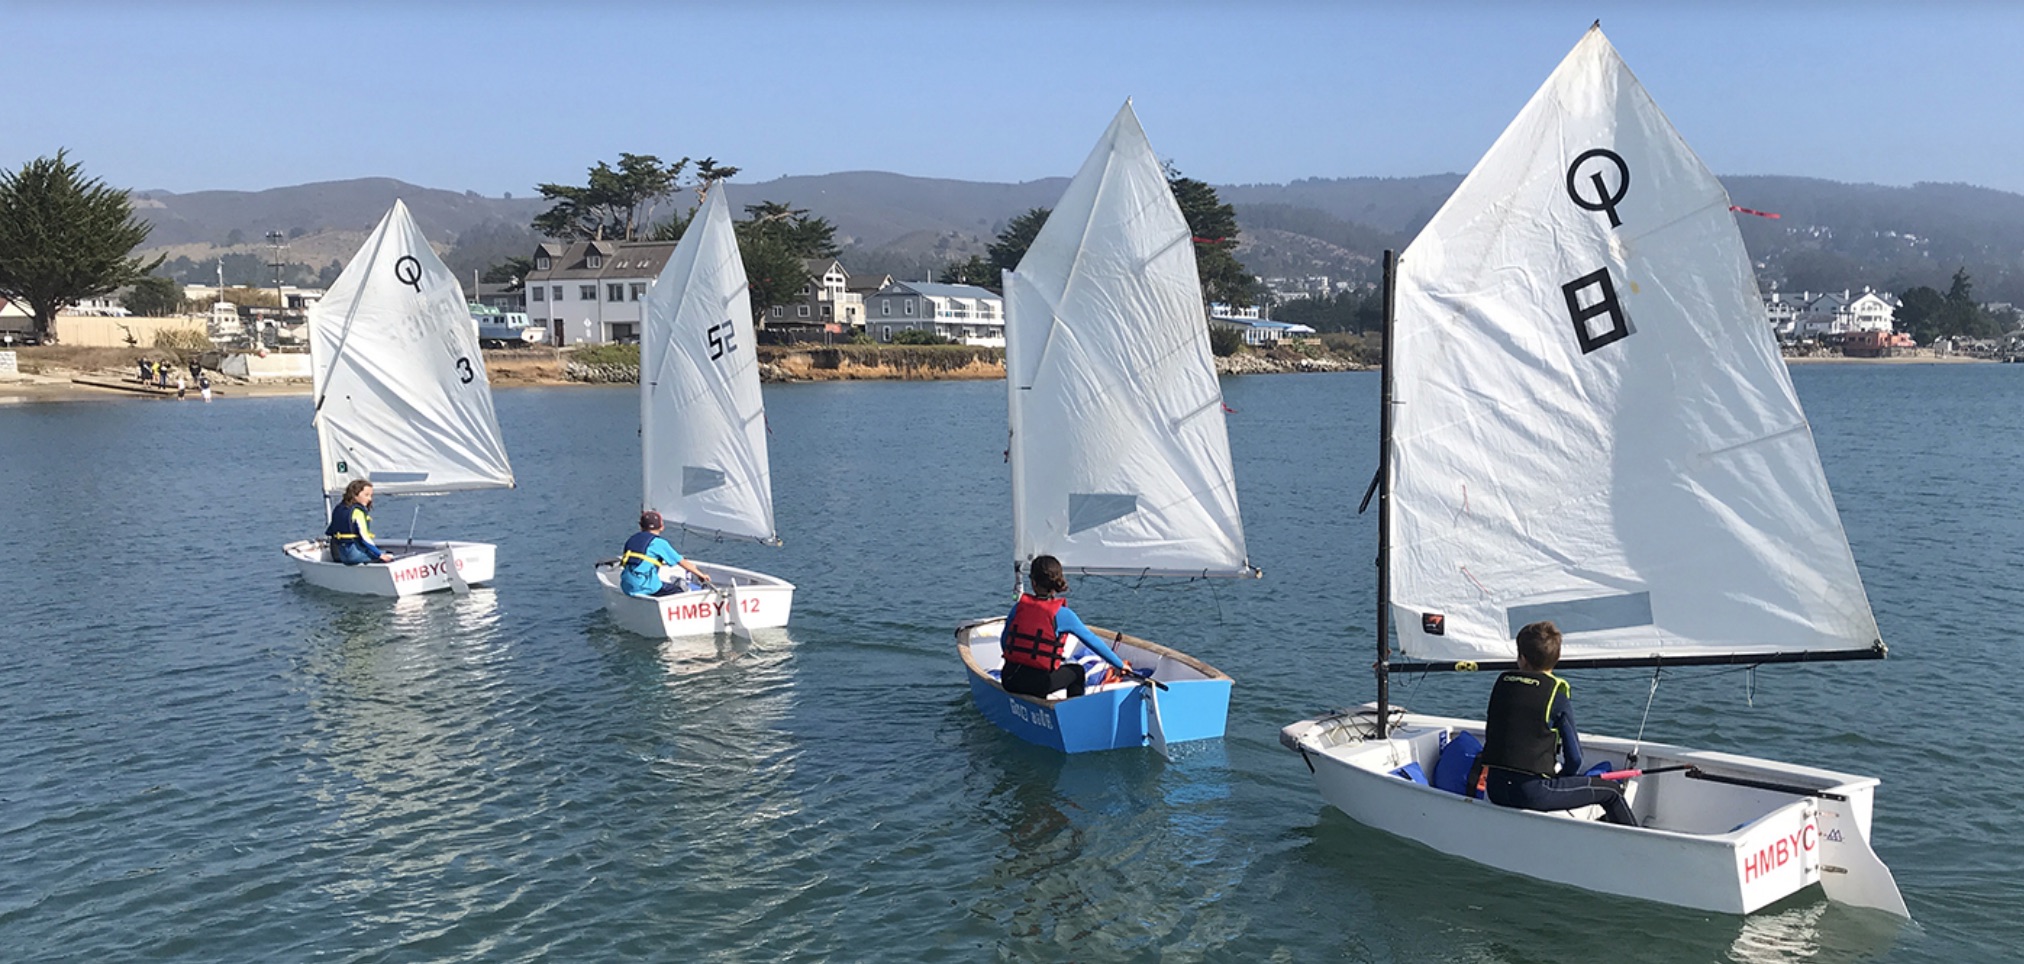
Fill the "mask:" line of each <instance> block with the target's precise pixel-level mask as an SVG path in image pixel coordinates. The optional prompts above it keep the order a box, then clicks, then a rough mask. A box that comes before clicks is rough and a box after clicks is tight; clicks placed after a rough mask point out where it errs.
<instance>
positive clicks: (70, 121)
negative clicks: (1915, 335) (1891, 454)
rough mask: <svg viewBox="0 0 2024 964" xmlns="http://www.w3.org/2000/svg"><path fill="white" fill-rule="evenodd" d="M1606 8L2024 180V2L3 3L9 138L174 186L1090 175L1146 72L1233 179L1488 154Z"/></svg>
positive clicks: (1757, 106)
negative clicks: (627, 170) (675, 170)
mask: <svg viewBox="0 0 2024 964" xmlns="http://www.w3.org/2000/svg"><path fill="white" fill-rule="evenodd" d="M1598 16H1599V17H1601V18H1602V23H1603V29H1604V31H1605V32H1606V33H1608V34H1609V36H1610V39H1611V40H1612V41H1613V42H1614V43H1615V44H1616V45H1617V47H1618V49H1619V50H1621V51H1622V52H1623V54H1624V57H1625V59H1626V60H1628V61H1629V62H1630V65H1631V68H1632V69H1633V70H1635V71H1636V72H1637V73H1638V75H1639V77H1640V78H1641V79H1642V80H1643V81H1644V83H1645V85H1646V87H1647V88H1649V89H1650V90H1651V92H1652V95H1653V96H1654V97H1655V98H1656V99H1657V100H1658V102H1659V104H1660V106H1662V107H1663V108H1665V110H1666V112H1667V113H1668V114H1669V115H1670V116H1671V118H1672V119H1673V122H1674V124H1675V125H1676V126H1678V127H1679V128H1680V130H1681V132H1682V133H1683V134H1684V135H1685V137H1686V139H1687V141H1688V143H1690V144H1692V145H1693V146H1694V147H1695V149H1696V150H1698V151H1699V152H1700V153H1701V155H1702V157H1703V158H1704V159H1705V160H1706V161H1707V162H1708V164H1709V165H1710V166H1711V167H1713V168H1714V169H1715V171H1716V172H1718V173H1722V174H1792V175H1803V176H1812V177H1825V178H1832V179H1836V180H1844V181H1865V182H1876V183H1883V184H1909V183H1911V182H1914V181H1965V182H1969V183H1974V184H1981V185H1985V186H1989V187H1998V188H2003V189H2006V190H2012V191H2024V66H2020V63H2019V60H2020V54H2024V4H2002V3H1996V2H1980V3H1970V2H1954V3H1939V4H1909V3H1907V4H1886V3H1865V2H1852V3H1784V4H1777V3H1771V2H1764V0H1760V2H1757V3H1712V2H1710V3H1690V2H1668V3H1650V2H1648V3H1635V4H1633V3H1611V2H1597V3H1586V4H1567V3H1548V2H1542V3H1520V2H1505V3H1488V2H1484V3H1410V2H1407V3H1397V2H1393V3H1382V4H1379V3H1358V2H1340V3H1318V2H1310V3H1286V2H1273V0H1256V2H1251V3H1242V4H1235V3H1232V4H1224V3H1207V2H1189V0H1171V2H1166V3H1136V2H1121V0H1081V2H1052V0H1050V2H1042V3H1018V2H1012V0H1004V2H996V3H978V2H969V0H947V2H939V3H927V2H885V3H860V4H849V3H842V2H832V3H822V4H815V3H782V2H768V0H723V2H720V3H717V4H709V5H705V4H689V3H633V2H607V3H602V4H595V5H586V4H576V3H570V2H566V0H556V2H551V3H543V4H534V3H495V4H479V3H433V4H432V3H426V2H413V3H407V4H397V3H383V2H368V3H324V4H315V5H308V4H293V3H285V4H284V3H273V4H259V5H253V4H237V3H203V2H197V3H189V4H176V3H165V4H162V3H150V4H145V5H142V4H119V3H106V2H98V0H77V2H69V3H45V2H20V0H0V58H4V59H0V63H5V64H6V66H7V73H8V74H9V75H10V81H9V84H8V87H9V89H8V91H7V93H6V94H5V96H4V97H0V164H5V165H8V166H11V167H18V166H19V165H20V164H21V163H22V162H24V161H26V160H29V159H31V158H33V157H35V156H37V155H41V154H48V153H52V152H54V151H55V150H56V149H57V148H59V147H62V148H68V149H69V150H70V151H71V155H72V158H73V159H74V160H78V161H80V162H82V163H83V164H84V165H85V167H86V169H87V170H88V171H89V172H90V173H92V174H95V175H98V176H100V177H103V178H105V179H106V180H107V181H109V182H111V183H114V184H117V185H121V186H126V187H133V188H143V189H144V188H161V189H167V190H172V191H195V190H206V189H259V188H266V187H275V186H281V185H288V184H299V183H304V182H309V181H321V180H335V179H342V178H352V177H366V176H387V177H395V178H399V179H401V180H405V181H410V182H413V183H416V184H422V185H426V186H430V187H441V188H451V189H457V190H475V191H478V192H480V193H483V194H488V195H498V194H501V193H503V192H508V191H510V192H512V193H514V194H515V195H516V196H522V195H526V194H531V193H532V189H533V185H534V184H535V183H537V182H540V181H572V180H577V179H579V178H580V177H581V175H582V172H583V169H584V168H585V167H587V166H588V165H590V164H591V163H592V162H594V161H596V160H598V159H600V158H606V159H609V158H615V157H616V155H617V154H618V152H620V151H632V152H636V153H650V154H658V155H660V156H662V157H664V158H674V157H679V156H682V155H693V156H696V157H702V156H705V155H714V156H716V157H717V158H718V159H719V160H721V161H723V162H726V163H731V164H736V165H739V166H741V167H742V168H744V171H745V173H744V174H741V175H740V176H739V180H740V181H758V180H764V179H767V178H772V177H776V176H779V175H782V174H823V173H829V172H833V171H846V170H886V171H897V172H900V173H905V174H915V175H923V176H932V177H950V178H960V179H965V180H982V181H1021V180H1030V179H1034V178H1041V177H1049V176H1057V175H1058V176H1067V175H1069V174H1073V173H1074V171H1075V168H1076V166H1077V165H1078V164H1079V163H1080V162H1081V160H1082V158H1083V156H1084V155H1085V154H1086V153H1087V152H1088V149H1089V145H1090V144H1091V143H1093V142H1094V140H1095V138H1096V136H1097V135H1098V134H1099V133H1101V132H1102V130H1103V127H1104V124H1105V123H1106V122H1107V121H1108V120H1109V118H1110V115H1111V114H1112V113H1114V112H1115V111H1116V109H1117V105H1118V104H1119V103H1121V102H1122V101H1123V99H1124V98H1125V97H1126V96H1132V97H1135V98H1136V102H1137V106H1138V110H1139V115H1140V117H1141V118H1142V120H1143V121H1144V123H1145V126H1146V129H1147V132H1148V133H1149V134H1150V136H1151V137H1152V139H1153V145H1154V147H1155V148H1156V149H1157V150H1158V151H1159V152H1160V153H1161V155H1163V156H1166V157H1171V158H1173V159H1174V160H1175V161H1176V162H1177V163H1178V164H1179V165H1180V167H1181V169H1182V170H1183V171H1185V172H1186V173H1188V174H1189V175H1191V176H1194V177H1199V178H1202V179H1204V180H1208V181H1210V182H1212V183H1251V182H1280V181H1287V180H1291V179H1295V178H1301V177H1345V176H1358V175H1416V174H1428V173H1436V172H1445V171H1456V172H1459V171H1465V170H1467V169H1468V168H1469V167H1470V166H1471V165H1473V164H1474V163H1475V161H1476V159H1477V158H1478V157H1479V156H1480V155H1481V153H1482V152H1483V151H1484V150H1485V149H1486V148H1487V147H1488V146H1489V144H1490V143H1491V141H1492V140H1494V139H1495V138H1496V136H1497V134H1498V132H1500V131H1501V130H1503V128H1504V125H1505V124H1506V123H1508V122H1509V121H1510V119H1511V117H1512V116H1513V115H1514V114H1515V113H1516V112H1517V110H1518V109H1519V107H1520V106H1522V105H1523V104H1524V102H1525V100H1526V98H1527V97H1529V96H1530V95H1531V93H1532V91H1533V90H1534V89H1535V88H1537V87H1538V85H1539V84H1540V83H1541V82H1542V81H1543V80H1545V78H1546V75H1547V73H1548V72H1550V71H1551V70H1552V68H1553V66H1554V65H1555V64H1556V63H1558V62H1559V60H1560V58H1561V57H1562V56H1564V55H1565V54H1566V53H1567V51H1568V49H1569V48H1570V47H1572V46H1573V45H1574V42H1575V41H1576V40H1578V39H1579V38H1580V36H1581V33H1582V31H1583V30H1584V29H1585V28H1586V27H1587V26H1588V24H1589V22H1590V21H1591V20H1593V19H1595V18H1596V17H1598Z"/></svg>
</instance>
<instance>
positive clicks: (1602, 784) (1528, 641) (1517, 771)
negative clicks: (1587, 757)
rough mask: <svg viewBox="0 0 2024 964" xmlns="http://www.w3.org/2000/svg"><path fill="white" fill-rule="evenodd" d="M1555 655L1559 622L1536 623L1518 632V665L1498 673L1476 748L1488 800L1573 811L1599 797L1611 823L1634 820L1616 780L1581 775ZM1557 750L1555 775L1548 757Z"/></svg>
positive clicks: (1578, 750) (1569, 708)
mask: <svg viewBox="0 0 2024 964" xmlns="http://www.w3.org/2000/svg"><path fill="white" fill-rule="evenodd" d="M1559 662H1560V629H1559V627H1557V626H1555V625H1553V624H1552V623H1551V622H1537V623H1533V624H1531V625H1529V626H1526V627H1525V628H1523V629H1520V630H1519V631H1518V668H1517V669H1515V670H1510V671H1507V672H1505V673H1503V674H1502V675H1499V676H1498V677H1497V684H1496V685H1495V686H1494V687H1492V688H1491V690H1490V710H1489V713H1488V714H1487V715H1486V716H1485V718H1484V726H1483V753H1482V755H1481V756H1478V757H1477V758H1476V761H1477V765H1478V766H1481V767H1483V768H1484V769H1485V772H1486V774H1487V776H1486V778H1485V789H1487V790H1488V791H1489V797H1490V802H1492V803H1495V804H1497V805H1498V806H1504V807H1517V808H1519V809H1521V810H1572V809H1574V808H1576V807H1585V806H1588V805H1589V804H1592V803H1593V804H1601V805H1602V808H1603V815H1604V817H1605V819H1607V820H1608V821H1609V822H1610V823H1614V824H1621V825H1623V826H1626V827H1635V826H1637V818H1636V817H1634V816H1632V815H1631V810H1630V804H1628V803H1626V802H1624V799H1623V792H1622V791H1621V790H1619V789H1618V787H1617V785H1616V784H1615V783H1612V782H1610V781H1608V780H1603V779H1600V778H1597V777H1585V776H1582V775H1581V737H1580V736H1579V735H1578V734H1577V733H1576V732H1575V729H1574V707H1573V705H1572V703H1573V697H1572V696H1571V691H1570V690H1569V688H1568V686H1567V681H1566V680H1563V679H1561V678H1560V677H1558V676H1555V675H1553V667H1554V666H1555V665H1558V664H1559ZM1556 756H1557V757H1559V764H1560V766H1559V770H1558V775H1556V773H1555V769H1554V763H1555V760H1554V758H1555V757H1556Z"/></svg>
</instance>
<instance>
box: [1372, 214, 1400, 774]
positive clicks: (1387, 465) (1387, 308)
mask: <svg viewBox="0 0 2024 964" xmlns="http://www.w3.org/2000/svg"><path fill="white" fill-rule="evenodd" d="M1397 274H1398V256H1397V255H1396V254H1394V253H1393V252H1391V251H1389V250H1387V251H1386V252H1385V253H1384V334H1383V338H1384V342H1383V343H1382V344H1381V345H1379V346H1378V351H1379V356H1378V364H1379V365H1380V366H1382V367H1381V372H1380V376H1381V377H1382V378H1383V380H1384V381H1383V382H1382V387H1381V388H1380V389H1379V400H1378V409H1377V426H1378V428H1377V434H1378V443H1377V663H1376V665H1375V666H1373V667H1372V670H1373V671H1374V672H1376V673H1377V738H1378V739H1380V740H1382V739H1384V736H1385V729H1386V723H1385V721H1386V719H1387V718H1388V717H1390V715H1391V449H1392V329H1393V327H1395V326H1394V315H1395V313H1396V310H1397V307H1398V305H1397V301H1396V299H1395V298H1394V297H1393V294H1394V292H1395V291H1396V290H1397V287H1396V285H1395V282H1396V280H1397Z"/></svg>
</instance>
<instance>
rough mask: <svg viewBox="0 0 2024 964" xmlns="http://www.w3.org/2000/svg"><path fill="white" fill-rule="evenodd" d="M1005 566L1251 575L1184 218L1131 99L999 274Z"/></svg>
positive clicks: (1220, 390) (1200, 294)
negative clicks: (1007, 497) (1007, 526)
mask: <svg viewBox="0 0 2024 964" xmlns="http://www.w3.org/2000/svg"><path fill="white" fill-rule="evenodd" d="M1005 363H1006V373H1007V378H1006V385H1007V389H1008V391H1009V393H1010V396H1011V399H1010V405H1011V423H1012V446H1011V461H1012V530H1013V556H1014V560H1015V561H1016V562H1018V563H1021V564H1024V563H1026V562H1028V561H1030V560H1032V559H1033V558H1034V557H1035V556H1039V555H1043V554H1050V555H1053V556H1056V557H1058V558H1059V559H1060V560H1061V562H1062V565H1063V566H1064V567H1066V568H1067V569H1069V570H1070V571H1079V572H1093V573H1104V572H1108V573H1149V574H1155V575H1223V576H1237V575H1254V574H1255V570H1252V569H1251V568H1250V564H1249V562H1248V561H1247V559H1246V557H1245V553H1244V526H1243V522H1242V520H1241V519H1240V518H1239V517H1238V514H1237V485H1236V481H1235V478H1234V476H1233V474H1232V472H1231V466H1230V443H1229V439H1228V436H1227V435H1226V433H1225V430H1224V426H1223V394H1222V388H1221V386H1220V385H1218V384H1217V382H1216V369H1215V364H1214V362H1213V360H1212V359H1211V357H1210V353H1209V330H1208V319H1207V316H1206V312H1205V311H1204V308H1203V304H1202V289H1201V282H1200V281H1199V280H1198V279H1197V277H1196V274H1195V250H1194V245H1193V243H1192V238H1191V236H1190V234H1189V232H1188V224H1187V221H1186V220H1185V219H1183V218H1182V216H1181V210H1180V206H1179V205H1178V204H1176V203H1175V202H1174V196H1173V191H1172V190H1171V189H1170V188H1169V187H1168V186H1167V178H1166V172H1165V170H1164V169H1163V168H1162V167H1161V165H1160V162H1159V160H1158V158H1156V157H1155V156H1154V155H1153V150H1152V146H1151V145H1150V144H1148V143H1147V142H1146V136H1145V131H1144V130H1143V129H1141V128H1140V127H1139V123H1138V117H1137V116H1136V115H1134V114H1133V113H1132V109H1131V104H1130V102H1126V104H1125V105H1124V108H1123V109H1122V110H1119V111H1118V113H1117V117H1116V119H1114V120H1112V121H1111V124H1110V129H1109V130H1107V131H1105V132H1104V135H1103V139H1102V140H1101V141H1100V142H1098V143H1097V145H1096V150H1095V151H1093V152H1091V154H1090V155H1089V160H1087V161H1085V162H1084V163H1083V165H1082V170H1081V171H1080V172H1078V173H1077V174H1076V175H1075V180H1074V181H1073V182H1071V183H1070V184H1069V185H1068V190H1067V192H1066V193H1064V194H1063V195H1062V197H1061V202H1060V203H1059V204H1058V205H1057V206H1056V207H1055V209H1054V212H1053V213H1052V214H1051V215H1049V217H1048V218H1047V224H1046V226H1045V227H1044V228H1042V229H1041V231H1040V233H1039V235H1038V236H1037V237H1035V238H1034V239H1033V245H1032V247H1031V248H1029V249H1028V250H1027V252H1026V256H1025V257H1024V258H1023V259H1021V260H1020V262H1019V269H1018V270H1017V271H1008V272H1006V273H1005Z"/></svg>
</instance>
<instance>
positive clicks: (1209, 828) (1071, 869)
mask: <svg viewBox="0 0 2024 964" xmlns="http://www.w3.org/2000/svg"><path fill="white" fill-rule="evenodd" d="M951 713H952V714H953V715H960V716H963V717H964V718H965V726H964V729H965V732H964V736H965V744H966V745H965V749H966V750H967V751H968V754H969V771H968V778H967V779H966V781H965V783H966V784H967V785H968V786H970V787H971V788H972V790H973V793H972V796H975V797H976V798H977V799H978V800H979V803H978V814H979V816H980V817H981V818H982V819H983V820H984V821H985V822H986V823H987V825H988V826H989V828H990V829H991V830H993V831H994V832H995V834H996V836H997V837H998V843H997V845H996V846H995V847H994V848H993V851H994V852H993V853H992V856H993V858H994V863H993V864H992V865H991V867H990V876H989V886H988V887H985V888H984V889H983V892H982V895H981V896H980V897H979V898H978V899H977V900H975V901H973V902H972V903H971V905H970V909H971V913H973V914H976V915H978V916H980V917H983V918H986V919H988V920H989V921H991V922H992V923H993V924H994V925H995V926H996V927H997V928H999V929H1001V930H1002V933H1003V934H1004V940H1003V942H1002V944H1001V945H1000V947H1001V949H1002V950H1003V951H1005V952H1007V953H1009V954H1010V955H1011V956H1013V957H1015V958H1033V959H1067V958H1089V957H1092V956H1094V957H1108V956H1113V955H1138V954H1148V953H1156V954H1159V955H1161V956H1175V957H1179V958H1181V959H1187V958H1191V957H1197V956H1200V955H1202V954H1205V953H1212V952H1216V951H1219V950H1221V951H1225V952H1227V950H1228V949H1229V946H1230V944H1231V942H1233V941H1234V940H1236V938H1237V937H1238V935H1240V934H1241V933H1242V931H1243V928H1244V923H1245V921H1246V915H1245V914H1244V913H1243V912H1242V911H1238V910H1236V909H1235V908H1233V907H1231V906H1230V904H1229V903H1228V902H1226V901H1225V900H1224V899H1223V898H1224V897H1225V896H1226V895H1227V893H1228V892H1229V889H1232V888H1236V887H1238V886H1239V885H1240V883H1241V881H1242V880H1243V878H1244V876H1245V874H1246V873H1247V872H1248V870H1249V867H1250V862H1251V861H1250V859H1249V856H1248V855H1245V854H1242V853H1238V852H1233V851H1232V849H1231V848H1230V847H1229V837H1228V835H1227V834H1226V833H1224V829H1225V827H1224V824H1225V822H1226V821H1227V820H1228V817H1229V798H1230V770H1229V762H1228V759H1227V757H1226V756H1225V754H1224V752H1223V748H1222V746H1221V744H1220V743H1216V742H1213V741H1209V742H1201V743H1191V744H1186V745H1185V747H1180V746H1177V747H1176V751H1177V752H1176V758H1175V760H1174V761H1173V762H1171V763H1169V762H1167V761H1165V760H1162V759H1161V758H1160V756H1159V755H1158V754H1156V753H1153V752H1151V751H1150V750H1116V751H1110V752H1105V753H1088V754H1076V755H1073V756H1070V755H1064V754H1060V753H1055V752H1052V751H1049V750H1045V749H1042V748H1040V747H1035V746H1031V745H1029V744H1026V743H1024V742H1023V741H1020V740H1018V739H1017V738H1015V737H1012V736H1011V735H1009V734H1006V733H1003V732H1001V731H999V730H997V729H996V728H995V727H992V726H990V725H989V724H988V723H983V722H982V721H981V720H976V719H973V718H975V717H976V711H975V709H974V708H973V707H972V706H971V705H970V703H969V700H968V699H967V698H966V699H964V700H963V701H962V702H961V704H960V705H958V706H956V707H954V708H952V710H951ZM1183 750H1185V752H1182V751H1183Z"/></svg>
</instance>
